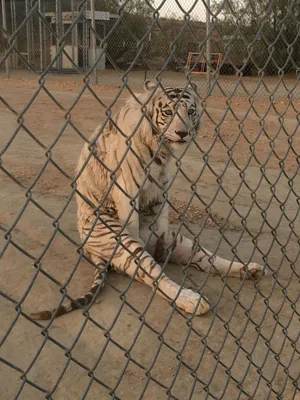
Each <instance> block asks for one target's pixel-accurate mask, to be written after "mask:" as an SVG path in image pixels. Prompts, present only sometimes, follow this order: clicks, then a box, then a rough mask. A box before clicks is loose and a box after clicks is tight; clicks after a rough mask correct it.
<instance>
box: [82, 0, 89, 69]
mask: <svg viewBox="0 0 300 400" xmlns="http://www.w3.org/2000/svg"><path fill="white" fill-rule="evenodd" d="M83 15H84V17H83V19H82V51H83V70H84V71H86V70H87V69H88V57H87V56H88V54H87V52H88V47H89V40H88V29H87V23H86V19H87V18H88V13H87V3H84V14H83Z"/></svg>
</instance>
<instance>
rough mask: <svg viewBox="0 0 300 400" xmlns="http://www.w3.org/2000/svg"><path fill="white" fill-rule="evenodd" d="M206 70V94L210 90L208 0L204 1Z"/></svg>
mask: <svg viewBox="0 0 300 400" xmlns="http://www.w3.org/2000/svg"><path fill="white" fill-rule="evenodd" d="M206 68H207V71H206V72H207V94H208V95H209V94H210V90H211V36H210V0H206Z"/></svg>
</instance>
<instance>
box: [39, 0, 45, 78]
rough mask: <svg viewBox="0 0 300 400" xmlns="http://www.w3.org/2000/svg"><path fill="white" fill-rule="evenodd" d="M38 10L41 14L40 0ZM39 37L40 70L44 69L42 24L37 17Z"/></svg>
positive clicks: (40, 0)
mask: <svg viewBox="0 0 300 400" xmlns="http://www.w3.org/2000/svg"><path fill="white" fill-rule="evenodd" d="M39 12H40V13H41V14H42V13H43V12H42V0H39ZM39 39H40V72H43V71H44V60H43V57H44V51H43V50H44V49H43V26H42V21H41V19H40V18H39Z"/></svg>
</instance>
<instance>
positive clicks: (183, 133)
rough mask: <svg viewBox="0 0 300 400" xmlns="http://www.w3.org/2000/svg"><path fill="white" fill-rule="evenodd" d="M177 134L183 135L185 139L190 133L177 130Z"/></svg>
mask: <svg viewBox="0 0 300 400" xmlns="http://www.w3.org/2000/svg"><path fill="white" fill-rule="evenodd" d="M176 133H177V135H178V136H180V137H181V139H183V138H184V137H186V136H187V135H188V132H177V131H176Z"/></svg>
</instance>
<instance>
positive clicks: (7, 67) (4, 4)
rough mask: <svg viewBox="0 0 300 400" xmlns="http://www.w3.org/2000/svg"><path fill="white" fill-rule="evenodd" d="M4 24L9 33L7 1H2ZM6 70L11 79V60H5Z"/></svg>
mask: <svg viewBox="0 0 300 400" xmlns="http://www.w3.org/2000/svg"><path fill="white" fill-rule="evenodd" d="M2 23H3V28H4V29H5V30H6V31H7V15H6V2H5V0H3V1H2ZM6 39H7V38H6ZM5 69H6V75H7V77H8V78H9V77H10V68H9V58H7V59H6V60H5Z"/></svg>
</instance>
